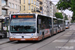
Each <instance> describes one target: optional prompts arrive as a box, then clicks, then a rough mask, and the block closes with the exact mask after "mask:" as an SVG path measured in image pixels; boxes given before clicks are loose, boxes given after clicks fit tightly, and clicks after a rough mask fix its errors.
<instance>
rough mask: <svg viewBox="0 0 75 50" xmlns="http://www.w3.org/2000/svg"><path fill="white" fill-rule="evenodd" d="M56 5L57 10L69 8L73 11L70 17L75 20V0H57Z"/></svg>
mask: <svg viewBox="0 0 75 50" xmlns="http://www.w3.org/2000/svg"><path fill="white" fill-rule="evenodd" d="M56 6H57V8H58V9H59V10H61V9H62V10H65V9H69V10H70V11H73V17H72V19H73V20H75V0H59V2H58V3H57V5H56Z"/></svg>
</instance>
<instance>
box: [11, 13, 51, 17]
mask: <svg viewBox="0 0 75 50" xmlns="http://www.w3.org/2000/svg"><path fill="white" fill-rule="evenodd" d="M19 14H35V15H41V16H47V15H45V14H36V13H16V14H10V16H11V15H19ZM47 17H50V18H52V17H51V16H47Z"/></svg>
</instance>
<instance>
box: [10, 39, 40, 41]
mask: <svg viewBox="0 0 75 50" xmlns="http://www.w3.org/2000/svg"><path fill="white" fill-rule="evenodd" d="M9 40H10V41H38V40H39V39H38V38H9Z"/></svg>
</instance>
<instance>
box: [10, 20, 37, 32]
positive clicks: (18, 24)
mask: <svg viewBox="0 0 75 50" xmlns="http://www.w3.org/2000/svg"><path fill="white" fill-rule="evenodd" d="M35 21H36V20H35V19H12V20H11V23H10V32H12V33H35V29H36V28H35V23H36V22H35Z"/></svg>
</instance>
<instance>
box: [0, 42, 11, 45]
mask: <svg viewBox="0 0 75 50" xmlns="http://www.w3.org/2000/svg"><path fill="white" fill-rule="evenodd" d="M9 42H11V41H6V42H3V43H0V45H3V44H6V43H9Z"/></svg>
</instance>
